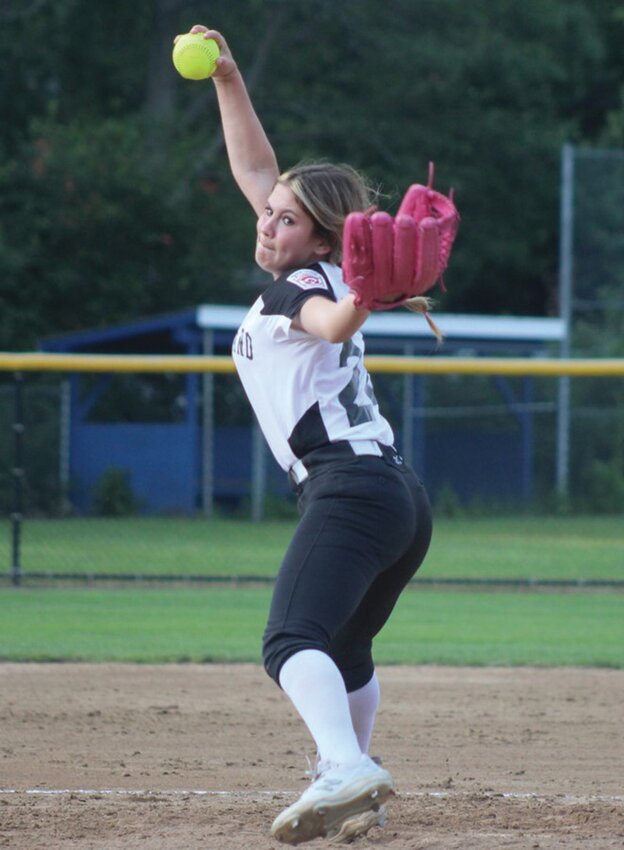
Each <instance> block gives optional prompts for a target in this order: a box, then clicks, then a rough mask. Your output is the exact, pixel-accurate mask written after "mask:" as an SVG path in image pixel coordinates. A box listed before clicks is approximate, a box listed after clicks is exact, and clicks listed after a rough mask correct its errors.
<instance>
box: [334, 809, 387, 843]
mask: <svg viewBox="0 0 624 850" xmlns="http://www.w3.org/2000/svg"><path fill="white" fill-rule="evenodd" d="M386 817H387V815H386V807H385V806H383V805H382V806H380V807H379V808H378V809H377V811H375V810H374V809H369V810H368V811H367V812H361V814H359V815H355V816H354V817H351V818H347V820H345V821H343V822H342V825H341V827H340V830H339V831H338V832H336V833H334V834H332V836H331V837H330V838H329V841H328V842H327V843H328V844H351V842H352V841H355V839H356V838H358V837H359V836H360V835H366V833H367V832H368V830H369V829H371V828H372V827H374V826H385V825H386Z"/></svg>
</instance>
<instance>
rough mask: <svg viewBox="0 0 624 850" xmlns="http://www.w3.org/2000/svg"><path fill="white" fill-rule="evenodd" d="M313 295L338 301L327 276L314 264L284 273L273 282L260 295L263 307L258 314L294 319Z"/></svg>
mask: <svg viewBox="0 0 624 850" xmlns="http://www.w3.org/2000/svg"><path fill="white" fill-rule="evenodd" d="M313 295H320V296H321V297H323V298H328V299H329V300H330V301H337V300H338V299H337V298H336V294H335V292H334V290H333V288H332V285H331V283H330V282H329V280H328V279H327V276H326V275H325V274H323V271H322V269H321V268H320V267H319V266H317V265H316V264H315V265H312V266H310V267H309V268H305V269H294V270H293V271H289V272H286V273H285V274H283V275H281V277H278V278H277V280H275V281H273V283H272V284H271V285H270V286H269V288H268V289H267V290H266V291H265V292H264V293H263V295H262V301H263V304H264V306H263V307H262V310H261V311H260V312H261V313H262V314H263V315H265V316H286V317H287V318H289V319H294V317H295V316H296V315H297V313H298V312H299V310H301V307H302V306H303V304H305V302H306V301H307V300H308V298H312V296H313Z"/></svg>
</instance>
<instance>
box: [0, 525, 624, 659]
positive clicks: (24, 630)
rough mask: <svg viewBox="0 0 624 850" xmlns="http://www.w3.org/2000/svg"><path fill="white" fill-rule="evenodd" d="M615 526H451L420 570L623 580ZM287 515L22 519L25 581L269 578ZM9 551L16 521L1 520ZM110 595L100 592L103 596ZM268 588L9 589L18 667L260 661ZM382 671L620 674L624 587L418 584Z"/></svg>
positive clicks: (0, 630) (3, 591)
mask: <svg viewBox="0 0 624 850" xmlns="http://www.w3.org/2000/svg"><path fill="white" fill-rule="evenodd" d="M622 525H623V524H622V520H621V519H620V518H602V517H595V518H594V517H589V518H579V517H574V518H564V519H562V518H550V517H544V518H517V519H491V520H479V519H470V520H468V519H462V520H445V521H439V522H438V523H437V524H436V535H435V540H434V544H433V546H432V549H431V552H430V555H429V557H428V559H427V561H426V563H425V566H424V567H423V568H422V576H423V577H425V576H426V577H434V576H437V577H446V578H490V579H491V578H496V579H505V578H507V579H509V578H514V579H518V578H548V579H567V578H574V579H586V580H589V579H623V578H624V557H623V554H624V531H623V528H622ZM292 526H293V524H292V523H291V522H267V523H261V524H258V525H252V524H250V523H246V522H239V521H233V520H215V521H211V522H205V521H201V520H175V519H167V520H160V519H159V520H142V519H133V520H64V521H44V520H41V521H36V522H34V521H29V522H28V524H27V525H26V526H25V528H24V537H23V550H22V556H23V561H22V565H23V569H24V571H25V572H28V571H37V572H54V571H56V572H64V573H73V574H77V575H85V574H90V573H94V572H97V571H101V572H104V573H106V574H108V575H119V574H121V573H124V574H137V573H151V574H158V575H165V574H167V575H178V576H184V575H256V576H264V577H266V576H271V575H274V573H275V571H276V569H277V565H278V564H279V561H280V558H281V554H282V552H283V550H284V548H285V546H286V544H287V542H288V539H289V537H290V534H291V531H292ZM5 528H6V532H7V536H6V540H7V551H9V536H10V535H9V527H8V525H6V526H5ZM103 588H105V589H103ZM270 592H271V589H270V586H268V585H265V586H263V585H257V586H253V585H252V586H250V585H241V586H240V587H232V586H224V585H206V584H204V585H192V586H190V585H189V584H188V583H187V584H185V583H183V582H179V583H175V584H171V585H167V586H163V585H162V584H153V583H151V584H145V583H136V584H135V583H130V584H128V583H126V584H125V585H124V586H120V585H119V583H114V582H113V583H111V584H110V586H108V585H106V586H103V585H102V584H100V583H95V582H93V583H87V584H86V585H85V584H84V583H80V584H78V585H77V584H72V583H70V584H68V583H67V582H63V583H58V582H57V583H54V582H49V583H47V584H46V586H45V587H42V586H41V583H38V582H35V581H28V580H27V581H26V582H25V584H24V586H22V587H19V588H13V587H11V586H10V585H9V583H8V581H7V580H6V579H5V580H4V582H3V586H2V587H0V658H1V659H3V660H10V661H42V660H54V661H62V660H84V661H141V662H173V661H211V660H212V661H257V662H259V660H260V642H261V635H262V630H263V628H264V621H265V616H266V611H267V609H268V604H269V598H270ZM376 658H377V660H378V661H379V662H381V663H388V664H393V663H406V664H416V663H439V664H468V665H509V664H511V665H547V666H560V665H572V666H606V667H620V668H621V667H624V593H623V592H622V591H610V592H607V591H596V590H589V589H585V590H573V591H568V592H562V591H559V592H553V591H548V592H543V591H542V592H535V591H529V592H527V591H515V592H501V591H489V592H487V591H483V590H478V591H474V590H471V591H467V590H464V591H457V590H450V589H443V590H440V589H433V588H431V587H430V586H428V585H425V584H422V583H421V584H420V585H419V581H418V579H417V580H416V581H415V583H414V584H413V585H412V586H411V587H410V588H409V589H408V590H407V591H406V592H405V594H404V595H403V597H402V598H401V600H400V602H399V605H398V606H397V609H396V611H395V612H394V615H393V617H392V619H391V621H390V623H389V624H388V626H387V627H386V629H385V630H384V631H383V633H382V634H381V635H380V636H379V638H378V640H377V643H376Z"/></svg>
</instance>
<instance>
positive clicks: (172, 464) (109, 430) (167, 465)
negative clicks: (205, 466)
mask: <svg viewBox="0 0 624 850" xmlns="http://www.w3.org/2000/svg"><path fill="white" fill-rule="evenodd" d="M109 469H120V470H123V471H124V472H126V473H127V475H128V483H129V485H130V487H131V489H132V493H133V495H134V497H135V499H136V501H137V504H138V507H139V510H140V511H141V512H142V513H192V512H194V511H196V510H197V508H198V506H199V492H200V480H199V477H200V465H199V462H198V455H197V447H196V446H195V445H194V440H193V439H192V438H191V437H190V432H189V428H188V426H187V425H186V424H184V423H182V424H154V423H151V422H150V423H146V424H143V423H140V422H135V423H132V424H128V423H120V424H110V423H108V424H105V425H97V424H92V423H88V422H87V423H82V424H81V426H80V427H79V428H76V429H74V433H73V435H72V442H71V456H70V499H71V502H72V505H73V507H74V509H75V510H77V511H78V512H79V513H91V512H92V511H93V503H94V496H95V492H96V489H97V487H98V484H99V482H100V481H101V480H102V476H103V475H104V474H105V473H106V472H107V471H108V470H109Z"/></svg>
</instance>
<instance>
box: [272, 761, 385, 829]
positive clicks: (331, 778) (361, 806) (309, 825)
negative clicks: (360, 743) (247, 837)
mask: <svg viewBox="0 0 624 850" xmlns="http://www.w3.org/2000/svg"><path fill="white" fill-rule="evenodd" d="M393 791H394V783H393V781H392V777H391V776H390V774H389V773H388V771H387V770H384V769H383V767H380V766H379V765H377V764H375V762H374V761H373V760H372V759H371V758H369V757H368V756H362V758H361V759H360V761H359V762H357V764H355V765H349V766H331V765H329V766H328V767H327V768H326V769H324V770H322V772H321V775H320V776H319V778H318V779H317V780H316V781H315V782H313V783H312V785H310V787H309V788H308V789H306V790H305V791H304V792H303V794H302V795H301V797H299V799H298V800H297V802H296V803H293V804H292V806H289V807H288V808H287V809H284V811H283V812H282V813H281V814H279V815H278V816H277V817H276V818H275V820H274V821H273V826H272V827H271V835H273V837H274V838H276V839H277V840H278V841H283V842H284V843H285V844H301V843H303V842H304V841H311V840H312V839H313V838H318V837H319V836H330V837H332V836H338V835H339V834H340V831H341V829H342V826H343V824H344V823H345V821H347V820H350V819H353V818H354V817H355V816H356V815H360V814H361V813H363V812H369V811H373V812H375V813H378V812H379V808H380V806H381V804H382V803H383V802H384V801H385V800H386V799H387V798H388V797H389V796H390V794H392V793H393ZM367 820H368V819H367ZM371 821H372V819H371ZM376 823H378V820H377V821H376ZM373 825H374V824H373V823H372V822H371V823H370V826H373ZM370 826H369V827H367V828H370ZM358 834H360V833H358Z"/></svg>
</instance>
